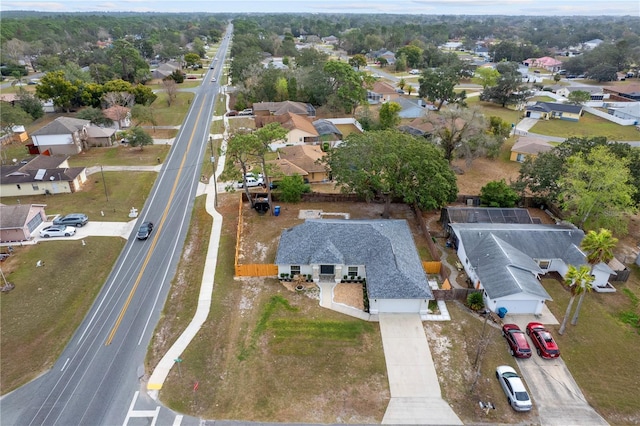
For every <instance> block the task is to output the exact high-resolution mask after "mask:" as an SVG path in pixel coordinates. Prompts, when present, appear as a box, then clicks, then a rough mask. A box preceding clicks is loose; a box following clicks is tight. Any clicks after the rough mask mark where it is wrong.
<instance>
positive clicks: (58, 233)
mask: <svg viewBox="0 0 640 426" xmlns="http://www.w3.org/2000/svg"><path fill="white" fill-rule="evenodd" d="M75 233H76V228H74V227H73V226H65V225H52V226H47V227H46V228H44V229H43V230H42V231H40V236H41V237H43V238H49V237H70V236H72V235H74V234H75Z"/></svg>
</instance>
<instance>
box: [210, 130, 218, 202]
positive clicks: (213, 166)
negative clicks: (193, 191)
mask: <svg viewBox="0 0 640 426" xmlns="http://www.w3.org/2000/svg"><path fill="white" fill-rule="evenodd" d="M209 148H210V149H211V169H212V170H213V176H212V179H213V206H214V207H218V182H216V156H215V155H214V153H213V138H212V137H211V136H209Z"/></svg>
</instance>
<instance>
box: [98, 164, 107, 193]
mask: <svg viewBox="0 0 640 426" xmlns="http://www.w3.org/2000/svg"><path fill="white" fill-rule="evenodd" d="M100 174H101V175H102V185H103V186H104V196H105V197H107V202H109V194H108V193H107V182H106V181H105V180H104V170H102V164H101V165H100Z"/></svg>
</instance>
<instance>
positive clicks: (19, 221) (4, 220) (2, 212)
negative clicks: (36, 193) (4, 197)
mask: <svg viewBox="0 0 640 426" xmlns="http://www.w3.org/2000/svg"><path fill="white" fill-rule="evenodd" d="M44 206H45V204H12V205H0V228H1V229H19V228H23V227H24V226H25V224H26V222H27V219H29V212H30V211H31V209H32V208H33V207H36V208H44Z"/></svg>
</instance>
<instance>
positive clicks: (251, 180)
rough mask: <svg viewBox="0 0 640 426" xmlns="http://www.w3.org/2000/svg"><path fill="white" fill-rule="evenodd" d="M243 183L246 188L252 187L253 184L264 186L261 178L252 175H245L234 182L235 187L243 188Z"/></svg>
mask: <svg viewBox="0 0 640 426" xmlns="http://www.w3.org/2000/svg"><path fill="white" fill-rule="evenodd" d="M245 183H246V184H247V188H252V187H255V186H264V180H263V179H262V178H258V179H256V178H255V177H253V175H252V176H245V178H244V180H243V181H242V180H241V181H239V182H238V183H237V184H236V187H237V188H244V185H245Z"/></svg>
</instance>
